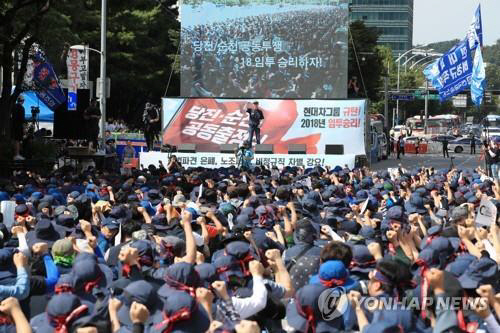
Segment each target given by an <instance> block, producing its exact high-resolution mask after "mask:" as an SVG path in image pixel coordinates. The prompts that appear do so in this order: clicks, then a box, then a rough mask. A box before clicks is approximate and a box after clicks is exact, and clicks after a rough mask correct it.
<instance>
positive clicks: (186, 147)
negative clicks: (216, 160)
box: [177, 143, 196, 153]
mask: <svg viewBox="0 0 500 333" xmlns="http://www.w3.org/2000/svg"><path fill="white" fill-rule="evenodd" d="M177 151H178V152H179V153H196V144H194V143H183V144H181V145H179V146H178V147H177Z"/></svg>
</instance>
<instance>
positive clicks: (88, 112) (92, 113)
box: [83, 98, 101, 150]
mask: <svg viewBox="0 0 500 333" xmlns="http://www.w3.org/2000/svg"><path fill="white" fill-rule="evenodd" d="M83 118H84V119H85V120H86V125H87V139H88V140H89V143H92V148H93V149H95V150H97V137H98V136H99V120H100V119H101V110H100V109H99V106H98V105H97V99H95V98H92V100H91V101H90V105H89V107H88V108H86V109H85V111H83ZM89 148H90V146H89Z"/></svg>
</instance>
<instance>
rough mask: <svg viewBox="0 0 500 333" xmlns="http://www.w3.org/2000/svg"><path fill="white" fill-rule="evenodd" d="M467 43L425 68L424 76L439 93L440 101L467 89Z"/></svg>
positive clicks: (468, 65) (470, 66)
mask: <svg viewBox="0 0 500 333" xmlns="http://www.w3.org/2000/svg"><path fill="white" fill-rule="evenodd" d="M470 53H471V52H470V48H469V43H468V41H467V40H464V41H462V42H460V43H458V44H457V45H455V46H454V47H453V48H451V49H450V50H449V51H448V52H446V53H445V54H443V56H442V57H441V58H439V59H438V60H437V61H436V62H434V63H432V64H431V65H429V66H427V67H426V68H425V70H424V75H425V77H426V78H427V80H429V81H431V83H432V85H433V86H434V88H436V89H437V90H438V92H439V97H440V99H441V101H444V100H447V99H448V98H450V97H453V96H455V95H456V94H458V93H459V92H461V91H462V90H464V89H466V88H468V87H469V86H470V82H471V76H472V59H471V54H470Z"/></svg>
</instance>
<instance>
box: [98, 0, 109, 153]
mask: <svg viewBox="0 0 500 333" xmlns="http://www.w3.org/2000/svg"><path fill="white" fill-rule="evenodd" d="M107 2H108V0H101V98H99V104H100V109H101V140H102V147H104V144H105V142H104V140H105V132H106V91H107V87H106V32H107V27H106V18H107V15H108V6H107Z"/></svg>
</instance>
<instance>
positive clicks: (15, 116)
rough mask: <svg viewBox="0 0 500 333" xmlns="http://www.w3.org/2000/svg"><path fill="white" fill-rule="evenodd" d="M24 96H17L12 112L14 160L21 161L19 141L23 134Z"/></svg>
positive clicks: (22, 158)
mask: <svg viewBox="0 0 500 333" xmlns="http://www.w3.org/2000/svg"><path fill="white" fill-rule="evenodd" d="M23 103H24V97H23V96H21V95H20V96H19V97H18V98H17V101H16V105H14V110H13V112H12V123H11V125H12V133H11V136H12V139H13V140H14V150H15V151H14V160H17V161H21V160H24V157H22V156H21V141H22V140H23V136H24V127H23V126H24V106H23Z"/></svg>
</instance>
